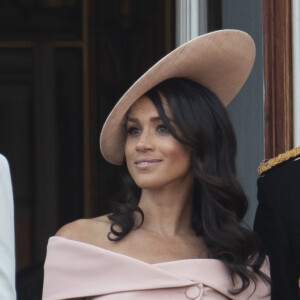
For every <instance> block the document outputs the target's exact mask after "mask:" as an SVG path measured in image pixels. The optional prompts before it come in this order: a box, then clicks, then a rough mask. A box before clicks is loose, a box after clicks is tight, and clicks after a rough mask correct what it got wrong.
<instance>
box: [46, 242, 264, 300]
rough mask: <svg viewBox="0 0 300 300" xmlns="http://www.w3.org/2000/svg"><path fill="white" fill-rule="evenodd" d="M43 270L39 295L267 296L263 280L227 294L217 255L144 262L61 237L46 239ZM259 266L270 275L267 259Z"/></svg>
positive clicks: (170, 299) (127, 299)
mask: <svg viewBox="0 0 300 300" xmlns="http://www.w3.org/2000/svg"><path fill="white" fill-rule="evenodd" d="M44 270H45V276H44V288H43V300H57V299H68V298H76V297H87V299H93V300H96V299H101V300H135V299H136V300H158V299H162V300H188V299H192V300H224V299H235V300H242V299H243V300H244V299H251V300H254V299H255V300H256V299H265V300H269V299H270V297H269V296H267V295H268V293H269V289H268V287H267V286H266V285H265V284H264V283H263V282H262V281H259V282H258V285H257V287H256V290H255V292H254V293H253V285H251V286H250V287H249V288H248V289H247V290H245V291H244V292H243V293H241V294H239V295H237V296H232V295H231V294H229V293H228V289H229V288H230V280H229V275H228V273H227V271H226V269H225V267H224V265H223V263H222V262H221V261H219V260H216V259H187V260H178V261H171V262H163V263H157V264H149V263H145V262H143V261H140V260H138V259H135V258H132V257H129V256H126V255H123V254H119V253H115V252H112V251H109V250H106V249H103V248H99V247H96V246H93V245H90V244H86V243H82V242H78V241H73V240H69V239H65V238H61V237H51V238H50V239H49V243H48V248H47V258H46V262H45V268H44ZM263 271H264V272H265V273H267V274H269V266H268V262H267V260H266V263H265V264H264V266H263ZM252 293H253V294H252Z"/></svg>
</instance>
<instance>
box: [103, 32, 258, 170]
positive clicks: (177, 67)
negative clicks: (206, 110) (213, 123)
mask: <svg viewBox="0 0 300 300" xmlns="http://www.w3.org/2000/svg"><path fill="white" fill-rule="evenodd" d="M254 59H255V44H254V42H253V40H252V38H251V37H250V36H249V35H248V34H247V33H245V32H243V31H240V30H220V31H215V32H211V33H207V34H204V35H201V36H199V37H196V38H194V39H193V40H191V41H189V42H187V43H185V44H183V45H181V46H180V47H178V48H176V49H175V50H173V51H172V52H170V53H169V54H168V55H166V56H165V57H163V58H162V59H161V60H160V61H158V62H157V63H156V64H155V65H154V66H153V67H152V68H150V69H149V70H148V71H147V72H146V73H145V74H144V75H143V76H141V77H140V78H139V79H138V80H137V81H136V82H135V83H134V84H133V85H132V86H131V87H130V88H129V89H128V90H127V92H126V93H125V94H124V95H123V96H122V97H121V99H120V100H119V101H118V103H117V104H116V105H115V107H114V108H113V110H112V111H111V113H110V114H109V116H108V117H107V119H106V121H105V123H104V125H103V128H102V131H101V135H100V150H101V153H102V155H103V157H104V158H105V159H106V160H107V161H108V162H109V163H112V164H114V165H121V164H122V163H123V161H124V146H125V141H126V129H125V126H124V116H125V114H126V112H127V111H128V109H129V108H130V106H131V105H132V104H133V103H134V102H135V101H136V100H138V99H139V98H140V97H141V96H142V95H144V94H145V93H146V92H147V91H148V90H149V89H151V88H152V87H154V86H156V85H157V84H159V83H160V82H162V81H164V80H166V79H169V78H174V77H183V78H187V79H191V80H193V81H196V82H198V83H200V84H202V85H203V86H205V87H206V88H208V89H209V90H211V91H212V92H213V93H215V94H216V95H217V96H218V98H219V99H220V100H221V102H222V103H223V104H224V106H226V105H227V104H229V102H230V101H231V100H232V99H233V98H234V97H235V95H236V94H237V93H238V92H239V90H240V89H241V87H242V86H243V84H244V83H245V81H246V79H247V78H248V76H249V74H250V72H251V70H252V66H253V63H254Z"/></svg>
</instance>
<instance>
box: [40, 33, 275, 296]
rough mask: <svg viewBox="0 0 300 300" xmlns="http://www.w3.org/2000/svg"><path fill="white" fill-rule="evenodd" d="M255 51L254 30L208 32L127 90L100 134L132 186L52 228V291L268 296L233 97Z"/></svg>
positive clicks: (47, 291)
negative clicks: (90, 213) (238, 159)
mask: <svg viewBox="0 0 300 300" xmlns="http://www.w3.org/2000/svg"><path fill="white" fill-rule="evenodd" d="M254 56H255V49H254V44H253V41H252V39H251V38H250V37H249V36H248V35H247V34H245V33H243V32H240V31H235V30H224V31H219V32H214V33H210V34H207V35H204V36H201V37H198V38H197V39H194V40H193V41H191V42H189V43H187V44H185V45H183V46H181V47H179V48H177V49H176V50H174V51H173V52H172V53H170V54H169V55H168V56H166V57H165V58H163V59H162V60H161V61H160V62H158V63H157V64H156V65H155V66H154V67H152V68H151V69H150V70H149V71H148V72H147V73H145V74H144V75H143V76H142V77H141V78H140V79H139V80H138V81H137V82H136V83H135V84H134V85H133V86H132V87H131V88H130V89H129V90H128V91H127V93H125V94H124V96H123V97H122V98H121V99H120V101H119V102H118V103H117V105H116V106H115V108H114V109H113V111H112V112H111V114H110V115H109V117H108V119H107V121H106V123H105V124H104V127H103V129H102V133H101V137H100V148H101V152H102V155H103V156H104V158H105V159H106V160H107V161H109V162H110V163H113V164H118V165H123V169H124V173H125V174H124V176H123V179H124V190H123V191H121V193H120V195H119V197H118V199H116V201H115V202H114V205H113V211H112V213H111V214H110V215H108V216H101V217H98V218H95V219H90V220H79V221H76V222H74V223H71V224H68V225H66V226H64V227H63V228H62V229H60V230H59V231H58V233H57V236H56V237H52V238H51V239H50V241H49V244H48V252H47V260H46V264H45V280H44V297H43V298H44V299H71V298H76V297H77V298H78V297H83V299H84V298H88V299H98V298H99V299H100V298H101V299H109V300H115V299H120V300H124V299H146V300H147V299H149V300H150V299H173V300H176V299H262V298H264V299H269V298H268V292H269V278H268V265H267V262H266V259H265V255H264V252H263V251H262V249H261V247H260V244H259V242H258V240H257V238H256V236H255V235H254V234H253V233H252V232H251V231H250V230H248V229H246V228H245V227H243V226H241V224H240V223H241V222H242V219H243V217H244V215H245V212H246V209H247V200H246V197H245V195H244V193H243V191H242V189H241V187H240V185H239V183H238V181H237V179H236V175H235V154H236V144H235V137H234V133H233V129H232V126H231V123H230V121H229V119H228V116H227V113H226V110H225V107H224V105H226V104H228V103H229V102H230V101H231V100H232V98H233V97H234V96H235V94H236V93H237V92H238V90H239V89H240V88H241V86H242V85H243V83H244V82H245V80H246V78H247V77H248V75H249V73H250V71H251V68H252V65H253V61H254Z"/></svg>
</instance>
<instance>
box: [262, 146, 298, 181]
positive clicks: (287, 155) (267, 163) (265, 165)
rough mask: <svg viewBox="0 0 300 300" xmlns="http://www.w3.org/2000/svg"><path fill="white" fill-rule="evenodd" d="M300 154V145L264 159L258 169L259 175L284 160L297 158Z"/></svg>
mask: <svg viewBox="0 0 300 300" xmlns="http://www.w3.org/2000/svg"><path fill="white" fill-rule="evenodd" d="M299 155H300V147H296V148H293V149H292V150H289V151H287V152H284V153H281V154H279V155H278V156H276V157H274V158H271V159H266V160H263V161H262V162H261V163H260V165H259V167H258V169H257V173H258V175H261V174H262V173H264V172H266V171H268V170H270V169H271V168H273V167H275V166H277V165H279V164H281V163H283V162H284V161H287V160H290V159H291V158H295V157H297V156H299Z"/></svg>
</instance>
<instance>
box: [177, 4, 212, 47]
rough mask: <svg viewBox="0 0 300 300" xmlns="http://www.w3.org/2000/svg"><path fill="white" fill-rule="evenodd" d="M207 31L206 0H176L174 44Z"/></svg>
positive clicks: (181, 42)
mask: <svg viewBox="0 0 300 300" xmlns="http://www.w3.org/2000/svg"><path fill="white" fill-rule="evenodd" d="M206 32H207V0H176V46H179V45H181V44H183V43H185V42H187V41H189V40H191V39H193V38H195V37H196V36H198V35H202V34H204V33H206Z"/></svg>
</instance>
